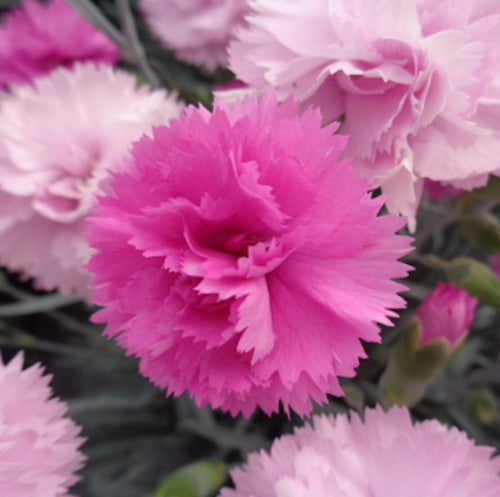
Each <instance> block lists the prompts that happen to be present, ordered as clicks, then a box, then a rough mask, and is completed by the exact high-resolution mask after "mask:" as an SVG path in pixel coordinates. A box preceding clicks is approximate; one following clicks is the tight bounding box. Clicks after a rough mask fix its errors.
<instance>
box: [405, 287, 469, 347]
mask: <svg viewBox="0 0 500 497" xmlns="http://www.w3.org/2000/svg"><path fill="white" fill-rule="evenodd" d="M477 304H478V300H477V299H476V298H474V297H471V296H470V295H469V294H468V293H467V291H466V290H464V289H463V288H457V287H456V286H455V285H454V284H453V283H449V284H445V283H442V282H439V283H438V284H437V285H436V288H435V289H434V290H433V291H432V292H430V293H429V294H428V295H427V297H426V298H425V300H424V301H423V302H422V304H421V305H420V307H419V308H418V309H417V312H416V313H415V316H416V317H417V318H418V320H419V321H420V325H421V335H420V340H419V344H420V345H425V344H427V343H429V342H431V341H432V340H435V339H438V338H443V339H445V340H446V341H447V343H448V344H449V346H450V347H451V348H454V347H455V346H456V345H457V344H458V343H459V342H460V340H461V339H462V338H463V337H464V336H465V334H466V333H467V331H468V330H469V328H470V325H471V324H472V321H473V319H474V310H475V309H476V306H477Z"/></svg>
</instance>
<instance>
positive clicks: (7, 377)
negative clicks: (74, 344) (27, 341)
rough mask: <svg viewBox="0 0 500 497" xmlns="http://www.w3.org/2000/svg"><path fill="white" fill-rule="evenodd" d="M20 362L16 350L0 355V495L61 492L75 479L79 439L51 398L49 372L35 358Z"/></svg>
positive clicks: (57, 496) (47, 496) (57, 495)
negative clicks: (7, 356)
mask: <svg viewBox="0 0 500 497" xmlns="http://www.w3.org/2000/svg"><path fill="white" fill-rule="evenodd" d="M22 363H23V356H22V354H21V353H20V354H18V355H17V356H16V357H14V359H12V360H11V361H10V362H9V363H8V364H7V365H5V364H4V363H3V362H2V360H1V357H0V392H1V395H0V495H2V496H5V497H66V496H67V493H66V492H67V491H68V488H69V487H70V486H71V485H73V483H75V482H76V481H78V479H79V478H78V477H77V476H75V474H74V473H75V472H76V471H78V469H80V468H81V467H82V464H83V461H84V459H85V458H84V456H83V455H82V454H81V453H80V451H79V450H78V449H79V448H80V446H81V445H82V443H83V442H84V439H83V438H81V437H78V434H79V433H80V428H79V427H78V426H77V425H76V424H75V423H74V422H73V421H72V420H70V419H68V418H65V417H64V415H65V414H66V410H67V408H66V405H65V404H63V403H62V402H61V401H60V400H59V399H57V398H52V391H51V389H50V387H49V382H50V379H51V376H48V375H46V376H43V368H42V367H41V365H40V364H35V365H34V366H31V367H30V368H28V369H25V370H24V371H22Z"/></svg>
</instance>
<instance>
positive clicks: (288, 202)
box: [89, 94, 409, 416]
mask: <svg viewBox="0 0 500 497" xmlns="http://www.w3.org/2000/svg"><path fill="white" fill-rule="evenodd" d="M297 112H298V104H297V103H295V102H293V101H291V100H287V101H285V102H284V103H283V104H282V105H281V106H278V104H277V101H276V97H275V96H274V95H273V94H267V95H265V96H264V97H263V98H262V99H260V100H257V98H255V97H249V98H247V99H245V100H244V101H240V102H237V103H235V105H234V106H233V108H232V109H230V108H228V106H227V105H226V104H225V103H223V102H221V101H217V100H216V104H215V111H214V113H213V114H211V113H210V112H209V111H207V110H205V109H195V108H189V109H188V111H187V112H186V115H185V116H183V117H181V118H180V119H179V120H177V121H174V122H172V123H171V126H170V128H167V127H158V128H155V129H154V130H153V135H154V138H153V139H150V138H147V137H144V138H143V139H142V140H140V141H139V142H138V143H137V144H135V147H134V149H133V151H132V156H133V159H132V160H130V161H129V164H128V165H127V167H128V170H127V171H126V172H123V173H121V174H118V175H116V176H115V177H113V179H112V180H110V183H109V191H110V195H109V196H108V197H104V198H101V199H100V201H99V206H98V207H99V211H100V215H98V216H96V217H95V218H94V219H92V220H91V222H90V226H91V229H90V236H89V240H90V242H91V245H92V246H93V247H95V249H97V253H96V254H95V255H94V256H93V257H92V259H91V262H90V264H89V268H90V270H91V271H93V272H94V273H95V275H96V277H95V287H96V292H95V296H94V301H95V302H96V303H97V304H99V305H102V306H105V308H104V309H103V310H101V311H100V312H98V313H97V314H96V315H95V318H94V319H95V321H97V322H105V323H108V326H107V329H106V334H107V335H108V336H110V337H118V339H119V342H120V344H121V345H122V346H123V347H125V348H126V349H127V350H128V352H129V353H130V354H133V355H136V356H138V357H139V358H140V371H141V373H142V374H143V375H145V376H147V377H149V378H150V379H151V380H152V381H153V382H154V383H155V384H156V385H158V386H160V387H162V388H167V389H168V392H169V393H173V394H175V395H180V394H181V393H182V392H183V391H184V390H189V391H190V393H191V394H192V395H193V396H194V397H195V399H196V401H197V403H198V405H200V406H202V405H205V404H207V403H210V404H212V406H214V407H221V408H222V409H224V410H228V411H230V412H231V413H233V414H236V413H238V412H239V411H241V412H243V414H244V415H245V416H248V415H249V414H250V413H251V412H252V411H253V410H254V409H255V407H256V406H260V407H261V408H262V409H263V410H264V411H265V412H267V413H271V412H274V411H277V410H278V404H279V402H280V401H281V402H282V404H283V406H284V408H285V410H287V411H288V410H289V408H292V409H294V410H295V411H296V412H297V413H299V414H305V413H307V412H309V410H310V409H311V402H310V397H312V398H313V399H314V400H316V401H318V402H322V401H325V400H326V394H327V393H332V394H335V395H341V394H342V391H341V389H340V387H339V384H338V380H337V376H338V375H340V376H353V375H354V368H355V367H356V366H357V365H358V359H359V357H363V356H364V351H363V348H362V346H361V343H360V339H363V340H366V341H372V342H373V341H379V340H380V337H379V329H378V326H377V325H376V323H384V324H387V325H389V324H390V321H389V319H388V316H395V314H394V313H393V312H391V311H389V310H388V308H398V307H402V306H403V305H404V302H403V299H401V298H400V297H399V296H397V295H396V292H397V291H400V290H401V289H403V287H402V286H401V285H399V284H397V283H394V282H392V281H391V278H400V277H404V276H405V275H406V274H407V270H408V266H405V265H404V264H402V263H399V262H397V261H396V259H397V258H398V257H400V256H401V255H403V254H404V253H406V252H408V250H409V246H408V243H409V238H407V237H401V236H396V235H394V231H395V230H396V229H398V228H399V227H400V226H401V221H400V220H398V219H397V218H396V217H394V216H385V217H377V212H378V210H379V209H380V207H381V205H382V203H383V200H382V199H381V198H380V197H379V198H376V199H372V198H371V197H370V195H369V194H367V192H366V190H367V189H368V183H367V182H366V181H365V180H364V179H362V178H357V177H356V175H355V173H354V171H353V170H352V169H351V168H350V167H348V163H347V162H345V161H339V160H338V155H339V154H340V153H341V152H342V151H343V148H344V146H345V142H346V139H345V138H344V137H340V136H332V132H333V131H334V129H335V125H333V126H327V127H325V128H324V129H322V130H321V129H320V115H319V113H318V112H315V111H312V110H310V109H309V110H306V111H305V112H304V114H303V115H302V116H301V117H298V114H297Z"/></svg>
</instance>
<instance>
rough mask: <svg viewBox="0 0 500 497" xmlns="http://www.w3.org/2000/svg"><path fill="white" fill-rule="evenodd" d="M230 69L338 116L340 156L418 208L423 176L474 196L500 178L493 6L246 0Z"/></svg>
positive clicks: (404, 206) (462, 1)
mask: <svg viewBox="0 0 500 497" xmlns="http://www.w3.org/2000/svg"><path fill="white" fill-rule="evenodd" d="M250 6H251V7H252V9H253V13H252V14H250V15H249V16H247V18H246V19H247V26H246V27H241V28H240V29H239V30H237V31H236V35H237V38H238V40H237V41H235V42H233V43H232V44H231V46H230V48H229V54H230V68H231V69H232V70H233V71H234V72H235V74H236V76H237V77H238V78H239V79H241V80H242V81H244V82H246V83H248V84H249V85H251V86H255V87H257V88H266V87H269V86H271V87H274V88H276V91H277V92H278V95H279V97H280V98H285V97H286V96H288V95H290V94H293V95H294V96H295V97H296V98H298V99H299V100H300V101H302V102H303V103H304V105H309V104H314V105H316V106H318V107H320V109H321V112H322V114H323V122H324V123H328V122H331V121H332V120H334V119H339V118H341V116H344V120H343V124H342V128H341V130H340V131H341V133H343V134H346V135H349V136H350V139H349V142H348V145H347V148H346V151H345V156H352V157H354V164H355V165H356V166H357V167H358V168H359V171H360V172H361V174H362V175H363V176H365V177H367V178H369V179H371V180H372V181H373V182H374V183H375V184H376V185H378V186H381V187H382V191H383V192H384V194H385V196H386V204H387V207H388V209H389V210H390V211H391V212H393V213H401V214H403V215H405V216H407V217H408V220H409V227H410V229H414V228H415V211H416V208H417V206H418V203H419V198H420V195H421V191H422V179H423V178H430V179H432V180H435V181H442V182H445V183H448V184H452V185H453V186H455V187H457V188H462V189H467V190H470V189H472V188H475V187H477V186H481V185H484V184H485V183H486V181H487V179H488V174H489V173H498V171H499V159H498V158H499V157H500V139H499V133H500V55H499V54H500V52H499V51H498V47H499V46H500V3H499V2H494V1H492V0H478V1H473V2H472V1H470V0H443V1H435V0H380V1H377V2H374V1H372V0H317V1H315V2H310V1H309V0H296V1H294V2H289V1H286V0H276V1H273V2H269V1H267V0H253V1H251V2H250Z"/></svg>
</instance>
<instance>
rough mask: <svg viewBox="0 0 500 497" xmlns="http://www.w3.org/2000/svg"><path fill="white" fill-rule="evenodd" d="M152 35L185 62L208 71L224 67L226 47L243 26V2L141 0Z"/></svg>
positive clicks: (220, 0)
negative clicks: (240, 26) (204, 67)
mask: <svg viewBox="0 0 500 497" xmlns="http://www.w3.org/2000/svg"><path fill="white" fill-rule="evenodd" d="M140 8H141V11H142V12H143V14H144V17H145V19H146V21H147V22H148V24H149V25H150V26H151V29H152V30H153V32H154V33H155V34H156V36H158V38H159V39H160V40H161V41H162V42H163V44H164V45H165V46H166V47H167V48H170V49H173V50H175V53H176V54H177V56H178V57H179V58H181V59H183V60H185V61H186V62H191V63H193V64H202V65H204V66H206V67H207V68H208V69H210V70H214V69H216V68H217V67H218V66H226V65H227V47H228V45H229V42H230V41H231V40H232V38H233V31H234V29H235V27H236V26H239V25H242V24H243V23H244V18H243V17H244V15H245V14H246V12H247V11H248V5H247V0H141V2H140Z"/></svg>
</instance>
